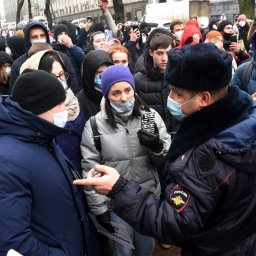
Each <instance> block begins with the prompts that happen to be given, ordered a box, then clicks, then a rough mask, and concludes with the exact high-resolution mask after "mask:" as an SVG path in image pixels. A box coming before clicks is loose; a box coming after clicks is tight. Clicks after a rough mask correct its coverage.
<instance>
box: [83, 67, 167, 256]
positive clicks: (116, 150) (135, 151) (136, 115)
mask: <svg viewBox="0 0 256 256" xmlns="http://www.w3.org/2000/svg"><path fill="white" fill-rule="evenodd" d="M101 83H102V88H101V89H102V94H103V96H104V97H103V98H102V101H101V111H100V112H99V113H98V114H97V115H96V116H95V117H92V118H91V120H89V121H88V122H87V123H86V125H85V128H84V131H83V136H82V142H81V151H82V156H83V160H82V167H83V169H84V176H85V177H86V176H87V172H88V171H89V170H90V169H91V168H94V167H95V164H106V165H108V166H111V167H113V168H115V169H116V170H118V171H119V172H120V174H121V175H122V176H124V177H126V179H129V180H134V181H136V182H138V183H139V184H141V185H142V186H143V187H145V188H147V189H149V190H150V191H152V192H153V193H155V195H156V197H159V196H160V191H161V190H160V182H159V177H158V174H157V166H158V165H161V164H163V162H164V161H165V156H166V153H167V151H168V149H169V146H170V136H169V134H168V133H167V130H166V127H165V124H164V122H163V120H162V119H161V117H160V115H159V114H158V113H157V112H156V111H154V110H153V109H149V107H148V106H146V105H145V103H143V102H142V100H141V99H140V98H139V97H138V96H137V95H136V94H135V82H134V78H133V76H132V74H131V73H130V70H129V68H127V67H125V66H123V65H114V66H110V67H108V68H107V69H106V70H105V71H104V72H103V73H102V74H101ZM93 120H94V121H95V122H94V121H93ZM95 123H96V124H95ZM95 127H96V129H97V131H98V133H99V137H95ZM96 138H97V139H96ZM98 138H99V139H98ZM85 193H86V197H87V202H88V205H89V208H90V211H91V212H92V213H93V214H94V215H95V216H96V219H97V220H98V222H99V224H100V225H102V227H103V228H105V229H106V230H107V231H109V232H111V233H113V232H115V231H114V228H113V226H112V224H111V222H114V223H118V224H120V225H122V226H125V227H126V228H127V229H128V232H129V235H130V237H131V239H132V241H133V244H134V246H135V251H136V255H138V256H139V255H148V256H149V255H152V253H153V250H154V239H153V238H152V237H149V236H144V235H141V234H140V233H138V232H137V231H135V230H134V229H133V228H132V227H131V226H130V225H128V224H127V223H126V222H125V221H124V220H122V219H121V218H119V217H118V216H117V215H116V214H115V213H114V212H113V211H111V208H110V207H109V206H110V204H109V198H107V197H106V196H102V195H99V194H97V193H96V192H95V191H94V190H92V189H88V188H87V189H86V190H85ZM110 221H111V222H110ZM109 242H110V245H111V248H112V250H113V255H116V256H120V255H124V256H126V255H132V249H131V248H129V247H128V246H125V245H122V244H120V243H118V242H115V241H113V240H109Z"/></svg>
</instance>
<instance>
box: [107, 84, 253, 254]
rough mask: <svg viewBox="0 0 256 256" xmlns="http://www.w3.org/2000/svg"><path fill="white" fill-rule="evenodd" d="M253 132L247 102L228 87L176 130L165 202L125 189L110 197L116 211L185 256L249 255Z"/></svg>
mask: <svg viewBox="0 0 256 256" xmlns="http://www.w3.org/2000/svg"><path fill="white" fill-rule="evenodd" d="M255 130H256V107H255V106H254V107H253V102H252V99H251V97H250V96H249V95H248V94H246V93H244V92H243V91H241V90H239V89H238V88H237V87H230V88H229V94H228V96H227V97H225V98H223V99H222V100H219V101H217V102H215V103H214V104H212V105H210V106H208V107H207V108H204V109H201V110H200V111H198V112H196V113H194V114H192V115H190V116H189V117H187V118H186V119H184V121H183V122H182V123H181V126H180V128H179V130H178V131H177V133H176V135H175V137H174V139H173V141H172V144H171V148H170V150H169V153H168V161H169V162H168V163H167V165H166V182H167V187H166V197H165V200H164V201H160V200H157V199H155V197H154V195H153V194H152V193H150V192H148V191H146V190H143V189H141V187H140V186H139V185H138V184H136V183H135V182H131V181H128V182H127V183H126V184H125V183H123V184H124V186H123V188H122V190H121V191H120V192H118V193H117V194H115V195H114V196H112V200H111V202H112V208H113V210H114V211H115V212H116V213H117V214H118V215H120V217H121V218H122V219H124V220H125V221H127V222H128V223H129V224H130V225H131V226H133V227H134V228H136V229H137V230H139V231H140V232H142V233H143V234H146V235H151V236H152V235H153V236H155V237H156V238H158V239H159V240H160V241H163V242H165V243H168V244H176V245H178V246H180V247H182V249H183V251H182V255H184V256H216V255H218V256H231V255H232V256H242V255H243V256H244V255H254V253H255V250H256V232H255V226H256V218H255V208H256V170H255V166H256V147H255V141H256V133H255ZM128 198H129V200H127V199H128Z"/></svg>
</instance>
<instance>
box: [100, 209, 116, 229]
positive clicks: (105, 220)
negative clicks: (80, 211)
mask: <svg viewBox="0 0 256 256" xmlns="http://www.w3.org/2000/svg"><path fill="white" fill-rule="evenodd" d="M96 219H97V221H98V222H99V224H100V225H101V226H102V227H103V228H105V229H106V230H107V231H109V232H110V233H115V229H114V227H113V226H112V225H111V224H110V214H109V211H107V212H105V213H103V214H101V215H97V216H96Z"/></svg>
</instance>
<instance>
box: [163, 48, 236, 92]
mask: <svg viewBox="0 0 256 256" xmlns="http://www.w3.org/2000/svg"><path fill="white" fill-rule="evenodd" d="M231 77H232V56H231V54H230V53H228V52H225V51H223V50H220V49H218V48H217V47H216V46H215V45H214V44H212V43H203V44H195V45H185V46H183V47H182V48H181V49H179V48H174V49H171V50H170V51H169V52H168V63H167V67H166V70H165V79H166V81H167V82H168V83H169V84H170V85H173V86H176V87H180V88H183V89H186V90H189V91H211V90H215V89H219V88H222V87H225V86H227V85H229V83H230V81H231Z"/></svg>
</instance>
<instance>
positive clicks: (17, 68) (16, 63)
mask: <svg viewBox="0 0 256 256" xmlns="http://www.w3.org/2000/svg"><path fill="white" fill-rule="evenodd" d="M34 27H41V28H42V29H43V30H44V32H45V34H46V40H47V43H48V44H50V39H49V35H48V31H47V29H46V27H45V26H44V24H43V23H41V22H37V21H33V22H30V23H29V24H28V25H27V26H26V28H25V31H24V44H25V49H26V53H25V54H23V55H21V56H20V57H19V58H18V59H16V60H15V61H14V62H13V64H12V70H11V76H10V81H9V90H10V93H11V92H12V88H13V85H14V82H15V81H16V79H17V77H18V76H19V74H20V67H21V65H22V64H23V63H24V62H25V61H26V60H27V59H28V50H29V49H30V47H31V42H30V40H29V31H30V30H31V29H32V28H34ZM59 54H60V56H61V58H62V60H63V62H64V64H65V67H66V69H67V71H68V73H69V75H70V80H71V87H73V85H75V84H76V83H77V82H76V73H75V71H74V68H73V66H72V64H71V62H70V60H69V59H68V57H67V55H66V54H64V53H61V52H59Z"/></svg>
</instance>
